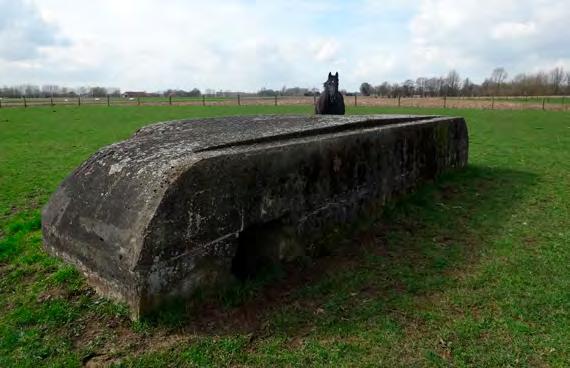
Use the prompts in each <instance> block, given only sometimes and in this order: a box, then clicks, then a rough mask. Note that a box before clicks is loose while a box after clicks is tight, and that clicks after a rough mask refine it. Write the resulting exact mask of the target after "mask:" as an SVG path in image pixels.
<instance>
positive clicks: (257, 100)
mask: <svg viewBox="0 0 570 368" xmlns="http://www.w3.org/2000/svg"><path fill="white" fill-rule="evenodd" d="M316 99H317V97H316V96H272V97H258V96H251V95H248V96H243V95H237V96H232V97H209V96H202V97H174V96H172V97H130V98H123V97H110V96H108V97H54V98H27V97H22V98H0V109H2V108H32V107H42V106H43V107H46V106H47V107H56V106H78V107H81V106H108V107H111V106H232V105H233V106H236V105H237V106H251V105H274V106H278V105H314V103H315V101H316ZM344 101H345V105H347V106H371V107H374V106H376V107H416V108H449V109H488V110H544V111H568V110H569V108H570V106H569V105H570V99H569V98H568V97H566V96H540V97H536V96H534V97H510V96H501V97H427V98H424V97H394V98H388V97H378V96H344Z"/></svg>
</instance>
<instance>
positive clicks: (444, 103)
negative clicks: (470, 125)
mask: <svg viewBox="0 0 570 368" xmlns="http://www.w3.org/2000/svg"><path fill="white" fill-rule="evenodd" d="M443 108H444V109H447V96H443Z"/></svg>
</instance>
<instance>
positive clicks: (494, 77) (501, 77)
mask: <svg viewBox="0 0 570 368" xmlns="http://www.w3.org/2000/svg"><path fill="white" fill-rule="evenodd" d="M508 76H509V74H508V73H507V71H506V70H505V68H503V67H500V68H495V70H493V73H492V74H491V81H492V82H493V83H495V85H496V86H497V94H500V93H501V86H502V84H503V83H504V82H505V81H506V80H507V77H508Z"/></svg>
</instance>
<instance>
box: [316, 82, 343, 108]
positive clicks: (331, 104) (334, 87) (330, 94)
mask: <svg viewBox="0 0 570 368" xmlns="http://www.w3.org/2000/svg"><path fill="white" fill-rule="evenodd" d="M324 87H325V91H324V92H323V94H321V96H320V97H319V100H318V101H317V103H316V105H315V114H317V115H344V98H343V97H342V94H341V93H340V92H339V91H338V72H337V73H336V74H335V75H332V74H331V73H330V72H329V78H328V80H327V81H326V82H325V83H324Z"/></svg>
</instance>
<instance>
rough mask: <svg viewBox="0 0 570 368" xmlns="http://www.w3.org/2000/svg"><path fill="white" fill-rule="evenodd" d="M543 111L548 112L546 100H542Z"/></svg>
mask: <svg viewBox="0 0 570 368" xmlns="http://www.w3.org/2000/svg"><path fill="white" fill-rule="evenodd" d="M542 111H546V98H543V99H542Z"/></svg>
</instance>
